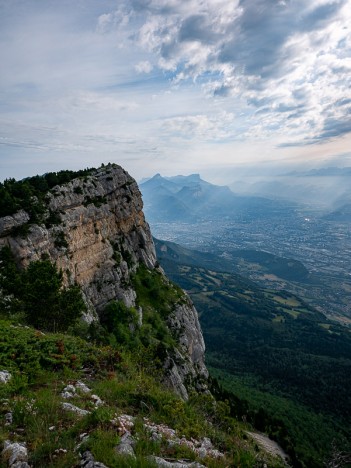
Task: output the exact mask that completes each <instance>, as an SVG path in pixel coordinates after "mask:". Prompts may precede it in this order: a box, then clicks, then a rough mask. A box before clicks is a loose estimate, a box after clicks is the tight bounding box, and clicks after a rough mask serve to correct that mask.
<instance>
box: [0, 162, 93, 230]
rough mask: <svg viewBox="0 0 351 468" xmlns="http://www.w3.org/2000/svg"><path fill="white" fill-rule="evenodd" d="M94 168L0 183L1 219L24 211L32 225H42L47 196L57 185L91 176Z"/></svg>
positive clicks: (50, 173)
mask: <svg viewBox="0 0 351 468" xmlns="http://www.w3.org/2000/svg"><path fill="white" fill-rule="evenodd" d="M93 171H95V169H94V168H90V169H84V170H80V171H68V170H66V171H60V172H49V173H47V174H44V175H42V176H39V175H37V176H34V177H29V178H27V179H23V180H20V181H16V180H15V179H6V180H5V181H4V182H3V183H0V217H2V216H8V215H12V214H14V213H16V211H18V210H20V209H23V210H25V211H27V213H29V216H30V223H39V224H40V223H41V222H42V221H43V215H44V213H45V211H46V203H45V195H46V194H47V192H48V191H49V190H50V189H52V188H53V187H55V186H56V185H61V184H66V183H68V182H70V181H71V180H73V179H76V178H77V177H86V176H88V175H90V174H91V173H92V172H93ZM76 193H77V192H76Z"/></svg>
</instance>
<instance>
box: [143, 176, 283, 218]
mask: <svg viewBox="0 0 351 468" xmlns="http://www.w3.org/2000/svg"><path fill="white" fill-rule="evenodd" d="M140 190H141V192H142V195H143V200H144V211H145V214H146V217H147V219H148V220H149V221H150V222H151V223H155V222H177V221H179V222H189V221H192V222H194V221H200V220H208V219H211V220H216V219H219V218H221V219H223V217H228V218H235V217H250V216H255V217H258V216H260V217H262V216H274V215H276V214H278V213H280V212H281V211H282V210H284V211H285V212H286V210H288V209H291V204H288V203H286V202H283V201H276V200H270V199H268V198H264V197H257V196H241V195H237V194H235V193H233V192H232V191H231V190H230V189H229V187H226V186H219V185H214V184H211V183H209V182H206V181H204V180H202V179H201V177H200V175H199V174H191V175H189V176H182V175H179V176H174V177H162V176H161V175H160V174H156V175H155V176H154V177H152V178H151V179H147V180H144V181H143V182H142V183H141V184H140Z"/></svg>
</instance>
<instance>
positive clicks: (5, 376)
mask: <svg viewBox="0 0 351 468" xmlns="http://www.w3.org/2000/svg"><path fill="white" fill-rule="evenodd" d="M11 377H12V375H11V374H10V372H8V371H7V370H3V371H0V383H5V384H6V383H8V382H9V381H10V380H11Z"/></svg>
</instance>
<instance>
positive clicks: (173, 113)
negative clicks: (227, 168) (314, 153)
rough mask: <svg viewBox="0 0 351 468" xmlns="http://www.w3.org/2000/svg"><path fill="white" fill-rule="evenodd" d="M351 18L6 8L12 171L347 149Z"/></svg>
mask: <svg viewBox="0 0 351 468" xmlns="http://www.w3.org/2000/svg"><path fill="white" fill-rule="evenodd" d="M349 4H350V1H349V0H309V1H308V2H306V0H280V1H278V0H231V1H228V0H187V1H186V2H185V1H183V2H181V1H179V0H119V1H118V2H116V1H115V0H104V2H96V0H84V2H69V1H68V0H62V1H60V2H57V1H55V0H46V1H45V2H38V1H36V0H27V1H26V2H23V1H15V2H13V1H10V0H4V1H3V2H2V5H1V8H2V10H1V12H2V14H1V15H0V63H1V66H2V68H1V74H0V93H1V101H0V118H1V122H0V123H1V125H0V147H1V153H0V157H1V156H2V155H5V156H6V154H7V153H6V152H7V151H10V152H11V155H13V154H14V152H15V149H16V148H18V152H20V151H21V150H23V151H24V152H27V151H31V154H34V153H35V151H36V152H37V153H36V154H40V155H42V154H44V153H45V152H47V154H48V155H49V154H50V152H53V153H55V154H56V155H57V154H66V155H72V154H77V155H78V156H77V158H81V160H82V161H84V154H87V155H90V156H91V155H93V154H94V155H96V157H97V158H98V157H100V156H99V155H101V158H103V155H108V157H109V158H110V157H112V156H113V157H114V158H116V159H117V158H119V157H121V158H123V157H124V156H123V155H124V154H128V155H133V158H134V156H135V157H136V155H137V154H138V151H139V152H140V153H139V154H140V160H143V158H144V157H146V156H145V155H149V156H150V155H153V156H152V157H156V156H155V154H156V155H157V158H159V159H158V162H159V161H160V160H161V158H164V160H165V161H167V162H168V163H170V161H171V158H173V159H174V158H178V159H180V156H179V154H182V156H181V158H183V159H182V160H183V162H184V163H187V162H189V161H190V156H189V155H194V154H200V156H199V158H198V160H201V155H202V154H205V153H206V154H207V159H209V157H210V154H211V152H212V151H213V152H214V153H213V154H216V158H217V157H218V158H219V157H222V156H220V155H222V152H224V146H226V149H225V151H226V154H227V155H228V156H227V158H228V160H229V159H230V158H236V157H239V156H238V152H237V151H236V150H235V148H234V144H233V142H234V143H235V145H238V144H239V143H240V145H241V144H242V145H243V146H240V147H242V148H244V146H245V151H248V153H250V157H251V155H254V154H255V153H257V148H261V147H263V145H267V148H274V145H276V146H278V145H280V147H282V146H284V145H285V147H288V146H292V145H295V146H296V145H305V146H306V147H308V146H309V145H313V144H319V145H320V144H321V143H323V142H324V141H328V140H336V139H337V138H338V137H340V138H341V137H343V138H344V136H345V135H346V134H347V133H349V132H350V131H351V124H350V103H351V92H350V89H351V58H350V57H351V34H350V24H351V10H350V8H349ZM244 142H245V145H244ZM252 144H254V145H256V146H252V147H254V150H252V151H249V150H248V147H249V145H252ZM207 145H208V146H207ZM215 145H221V147H220V149H218V148H219V147H218V146H215ZM231 145H233V146H231ZM199 148H201V149H199ZM233 148H234V150H233ZM259 151H260V150H259ZM199 152H200V153H199ZM262 153H263V151H262ZM266 153H267V154H269V153H270V150H268V149H267V150H266ZM9 154H10V153H9ZM5 156H3V157H5ZM90 156H89V157H90ZM149 156H148V157H149ZM150 157H151V156H150ZM242 157H243V158H244V157H245V156H244V155H243V156H242ZM48 158H49V156H48ZM55 158H56V159H57V157H56V156H55ZM67 158H68V160H70V159H69V157H68V156H67ZM173 159H172V164H173ZM197 163H198V161H197ZM141 166H143V167H144V166H145V165H144V164H139V165H138V166H136V167H137V168H138V167H141ZM194 169H195V168H194ZM157 172H158V171H157Z"/></svg>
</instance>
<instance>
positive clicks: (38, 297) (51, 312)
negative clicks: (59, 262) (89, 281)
mask: <svg viewBox="0 0 351 468" xmlns="http://www.w3.org/2000/svg"><path fill="white" fill-rule="evenodd" d="M0 260H1V264H0V288H1V289H2V290H3V293H5V294H7V295H10V297H11V304H10V306H9V313H10V314H13V313H14V312H15V311H16V309H17V310H18V309H20V310H21V311H23V312H24V314H25V318H26V320H27V322H28V323H30V324H31V325H33V326H34V327H36V328H40V329H43V330H48V331H65V330H67V328H68V327H69V326H71V325H72V324H73V323H74V322H75V321H76V320H77V318H78V317H80V315H81V313H82V312H83V311H84V310H85V309H86V307H85V303H84V301H83V298H82V295H81V291H80V289H79V287H78V286H70V287H69V288H63V287H62V272H61V271H58V270H57V268H56V266H55V265H53V264H52V263H51V262H50V260H48V259H44V260H38V261H35V262H32V263H30V265H29V266H28V268H27V269H26V270H23V271H20V270H18V269H17V267H16V264H15V261H14V258H13V255H12V253H11V250H10V249H9V248H8V247H4V248H3V249H2V250H1V252H0Z"/></svg>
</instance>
